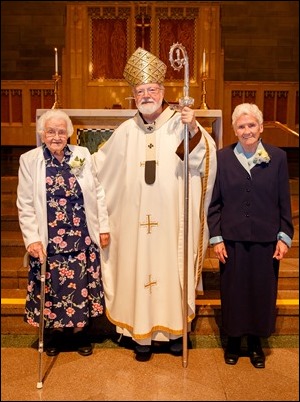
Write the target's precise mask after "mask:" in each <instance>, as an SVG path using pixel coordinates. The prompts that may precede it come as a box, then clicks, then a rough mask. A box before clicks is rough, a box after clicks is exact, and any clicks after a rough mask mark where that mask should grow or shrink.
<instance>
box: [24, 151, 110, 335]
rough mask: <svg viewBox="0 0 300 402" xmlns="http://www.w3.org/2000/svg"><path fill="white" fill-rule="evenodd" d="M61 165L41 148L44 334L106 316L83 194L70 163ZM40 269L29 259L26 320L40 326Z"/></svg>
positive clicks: (67, 155) (97, 257)
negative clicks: (44, 206) (43, 176)
mask: <svg viewBox="0 0 300 402" xmlns="http://www.w3.org/2000/svg"><path fill="white" fill-rule="evenodd" d="M64 153H65V156H64V159H63V160H62V162H61V163H60V162H59V161H58V160H57V159H56V158H55V157H53V156H52V155H51V153H50V151H49V150H48V149H47V148H46V147H45V146H44V157H45V163H46V179H45V190H46V198H47V215H48V246H47V271H46V280H45V309H44V316H45V317H44V319H45V328H58V327H61V328H63V327H70V328H71V327H84V326H86V325H88V323H89V318H91V317H97V316H99V315H101V314H103V311H104V294H103V285H102V278H101V269H100V250H99V248H98V246H97V245H96V244H95V243H93V241H92V240H91V238H90V236H89V232H88V228H87V223H86V217H85V208H84V200H83V194H82V191H81V188H80V185H79V183H78V181H77V179H76V177H75V176H74V175H73V174H72V173H71V171H70V166H69V165H68V162H69V160H70V156H71V154H72V152H71V151H70V150H69V148H68V147H67V146H66V148H65V150H64ZM40 269H41V264H40V263H39V260H38V259H37V258H32V257H30V261H29V274H28V288H27V297H26V305H25V316H24V320H25V321H26V322H28V323H29V324H31V325H33V326H38V325H39V321H40Z"/></svg>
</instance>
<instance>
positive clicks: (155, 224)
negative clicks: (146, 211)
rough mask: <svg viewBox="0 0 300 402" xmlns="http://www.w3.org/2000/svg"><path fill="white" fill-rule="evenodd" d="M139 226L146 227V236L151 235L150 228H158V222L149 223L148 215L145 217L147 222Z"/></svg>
mask: <svg viewBox="0 0 300 402" xmlns="http://www.w3.org/2000/svg"><path fill="white" fill-rule="evenodd" d="M140 226H147V234H151V229H152V226H158V222H151V218H150V215H147V222H145V223H140Z"/></svg>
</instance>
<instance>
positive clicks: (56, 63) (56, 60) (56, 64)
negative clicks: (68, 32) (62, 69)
mask: <svg viewBox="0 0 300 402" xmlns="http://www.w3.org/2000/svg"><path fill="white" fill-rule="evenodd" d="M54 51H55V74H58V56H57V48H56V47H55V48H54Z"/></svg>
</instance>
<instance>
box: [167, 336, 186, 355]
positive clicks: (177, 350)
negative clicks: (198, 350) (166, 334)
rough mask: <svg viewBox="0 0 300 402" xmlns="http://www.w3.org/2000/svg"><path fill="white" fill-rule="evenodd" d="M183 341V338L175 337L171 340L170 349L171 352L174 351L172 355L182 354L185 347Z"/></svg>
mask: <svg viewBox="0 0 300 402" xmlns="http://www.w3.org/2000/svg"><path fill="white" fill-rule="evenodd" d="M182 342H183V339H182V338H178V339H173V340H171V341H170V346H169V350H170V353H172V355H174V356H182V349H183V345H182Z"/></svg>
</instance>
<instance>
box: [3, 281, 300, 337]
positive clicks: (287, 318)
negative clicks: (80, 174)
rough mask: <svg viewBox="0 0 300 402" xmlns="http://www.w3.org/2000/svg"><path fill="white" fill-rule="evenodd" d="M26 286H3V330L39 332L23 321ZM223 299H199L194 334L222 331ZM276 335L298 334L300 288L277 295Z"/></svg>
mask: <svg viewBox="0 0 300 402" xmlns="http://www.w3.org/2000/svg"><path fill="white" fill-rule="evenodd" d="M25 296H26V290H24V289H18V290H12V289H3V290H2V294H1V297H2V298H1V334H24V335H25V334H36V333H37V328H35V327H32V326H31V325H29V324H27V323H26V322H24V320H23V317H24V306H25ZM220 311H221V310H220V299H219V294H218V292H217V291H207V292H205V294H204V295H202V296H198V297H197V300H196V313H197V314H196V317H195V320H194V321H193V325H192V334H199V335H212V334H215V335H219V332H220V319H221V313H220ZM274 335H299V291H296V290H293V291H286V290H281V291H279V292H278V298H277V320H276V331H275V334H274Z"/></svg>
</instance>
